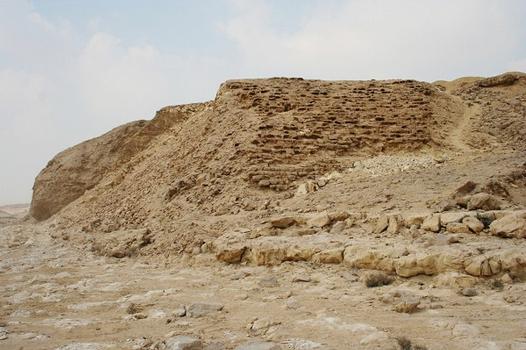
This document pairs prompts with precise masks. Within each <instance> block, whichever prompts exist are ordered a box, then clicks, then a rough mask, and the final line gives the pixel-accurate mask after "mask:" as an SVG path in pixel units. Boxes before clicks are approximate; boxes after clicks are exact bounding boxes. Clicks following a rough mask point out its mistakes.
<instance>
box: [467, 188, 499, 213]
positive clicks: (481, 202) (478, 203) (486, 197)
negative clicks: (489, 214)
mask: <svg viewBox="0 0 526 350" xmlns="http://www.w3.org/2000/svg"><path fill="white" fill-rule="evenodd" d="M467 208H468V210H475V209H481V210H499V209H500V208H501V204H500V200H499V199H498V198H497V197H495V196H493V195H491V194H488V193H484V192H481V193H477V194H474V195H472V196H471V197H469V200H468V205H467Z"/></svg>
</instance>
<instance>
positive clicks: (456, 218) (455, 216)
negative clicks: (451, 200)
mask: <svg viewBox="0 0 526 350" xmlns="http://www.w3.org/2000/svg"><path fill="white" fill-rule="evenodd" d="M465 216H466V213H465V212H450V213H441V214H440V225H442V226H443V227H446V226H447V225H448V224H451V223H453V222H460V221H461V220H462V219H463V218H464V217H465Z"/></svg>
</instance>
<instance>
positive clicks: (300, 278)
mask: <svg viewBox="0 0 526 350" xmlns="http://www.w3.org/2000/svg"><path fill="white" fill-rule="evenodd" d="M310 281H311V278H310V276H307V275H296V276H294V277H293V278H292V282H310Z"/></svg>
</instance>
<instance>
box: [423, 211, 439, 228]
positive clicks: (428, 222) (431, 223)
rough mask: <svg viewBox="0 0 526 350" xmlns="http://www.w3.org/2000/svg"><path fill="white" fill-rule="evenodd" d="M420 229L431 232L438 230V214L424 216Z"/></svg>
mask: <svg viewBox="0 0 526 350" xmlns="http://www.w3.org/2000/svg"><path fill="white" fill-rule="evenodd" d="M421 227H422V229H424V230H426V231H431V232H438V231H440V214H432V215H428V216H426V218H425V219H424V222H423V223H422V226H421Z"/></svg>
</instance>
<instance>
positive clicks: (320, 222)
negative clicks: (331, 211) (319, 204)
mask: <svg viewBox="0 0 526 350" xmlns="http://www.w3.org/2000/svg"><path fill="white" fill-rule="evenodd" d="M330 223H331V219H330V218H329V215H328V214H327V213H326V212H323V213H319V214H316V215H315V216H313V217H312V218H310V219H309V220H308V221H307V224H308V225H309V226H312V227H324V226H327V225H329V224H330Z"/></svg>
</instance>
